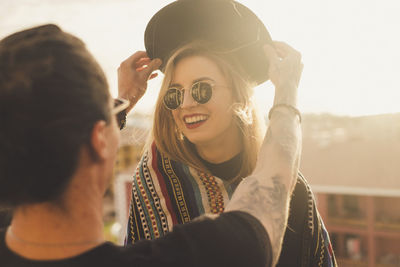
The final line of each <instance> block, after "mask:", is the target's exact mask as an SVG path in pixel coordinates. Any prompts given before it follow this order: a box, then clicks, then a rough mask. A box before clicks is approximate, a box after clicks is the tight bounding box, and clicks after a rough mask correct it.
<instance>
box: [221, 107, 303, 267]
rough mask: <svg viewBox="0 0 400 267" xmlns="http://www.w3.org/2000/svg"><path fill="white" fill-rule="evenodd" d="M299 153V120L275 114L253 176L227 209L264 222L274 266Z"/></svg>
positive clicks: (240, 189) (279, 247)
mask: <svg viewBox="0 0 400 267" xmlns="http://www.w3.org/2000/svg"><path fill="white" fill-rule="evenodd" d="M300 149H301V131H300V125H299V121H298V118H297V116H296V115H295V114H292V113H285V112H276V114H275V115H274V116H273V119H272V120H271V122H270V125H269V127H268V131H267V134H266V136H265V138H264V142H263V144H262V146H261V150H260V153H259V156H258V160H257V164H256V167H255V169H254V172H253V174H252V175H251V176H249V177H247V178H245V179H244V180H243V181H242V182H241V183H240V185H239V186H238V187H237V188H236V190H235V193H234V194H233V196H232V199H231V201H230V202H229V204H228V205H227V207H226V210H227V211H232V210H240V211H245V212H247V213H249V214H251V215H253V216H254V217H256V218H257V219H258V220H259V221H260V222H261V224H262V225H263V226H264V228H265V229H266V231H267V232H268V236H269V238H270V241H271V245H272V258H273V266H274V265H275V264H276V263H277V261H278V259H279V255H280V251H281V245H282V240H283V236H284V233H285V229H286V224H287V217H288V210H289V201H290V194H291V192H292V190H293V187H294V184H295V181H296V177H297V172H298V167H299V166H298V165H299V157H300Z"/></svg>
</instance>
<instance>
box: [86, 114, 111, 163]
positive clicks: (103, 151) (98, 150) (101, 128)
mask: <svg viewBox="0 0 400 267" xmlns="http://www.w3.org/2000/svg"><path fill="white" fill-rule="evenodd" d="M106 126H107V124H106V122H105V121H98V122H96V123H95V125H94V126H93V129H92V134H91V137H90V144H91V146H92V150H93V152H94V153H95V154H96V156H97V158H98V159H99V160H105V159H106V158H107V156H108V155H107V154H108V146H107V132H106V129H107V127H106Z"/></svg>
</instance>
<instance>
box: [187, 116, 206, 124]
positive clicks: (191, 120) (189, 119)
mask: <svg viewBox="0 0 400 267" xmlns="http://www.w3.org/2000/svg"><path fill="white" fill-rule="evenodd" d="M206 119H207V116H205V115H197V116H192V117H185V118H184V120H185V123H197V122H201V121H205V120H206Z"/></svg>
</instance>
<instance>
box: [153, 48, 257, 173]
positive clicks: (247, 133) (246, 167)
mask: <svg viewBox="0 0 400 267" xmlns="http://www.w3.org/2000/svg"><path fill="white" fill-rule="evenodd" d="M209 47H210V46H208V45H206V44H203V43H201V42H193V43H190V44H188V45H185V46H183V47H181V48H179V49H178V50H176V51H175V52H174V53H173V55H172V56H171V57H170V59H169V60H168V62H167V64H166V65H165V71H164V75H165V76H164V80H163V82H162V85H161V90H160V93H159V95H158V99H157V103H156V107H155V112H154V119H153V129H152V134H151V137H152V139H153V140H154V141H155V144H156V146H157V149H158V150H159V151H160V152H161V153H162V154H163V155H164V156H167V157H169V158H170V159H172V160H176V161H179V162H182V163H184V164H187V165H189V166H191V167H194V168H196V169H198V170H200V171H205V172H207V171H209V170H207V168H206V167H205V166H204V164H203V163H202V162H201V160H200V159H199V156H198V154H197V153H196V151H194V149H195V147H194V145H193V144H192V143H190V141H189V140H188V139H187V138H185V137H184V136H182V133H181V132H180V131H179V130H178V128H177V126H176V124H175V121H174V118H173V116H172V113H171V111H170V110H168V109H167V108H166V107H165V106H164V102H163V97H164V95H165V92H166V91H167V90H168V87H169V86H170V84H171V80H172V77H173V71H174V69H175V66H176V64H177V63H178V62H179V61H180V60H181V59H183V58H186V57H191V56H204V57H207V58H208V59H211V60H212V61H213V62H214V63H215V64H216V65H217V66H218V67H219V69H220V70H221V72H222V73H223V75H224V77H225V78H226V80H227V82H228V85H229V86H230V87H231V89H232V95H233V99H234V103H232V109H233V114H234V116H235V122H236V124H237V126H238V128H239V129H240V133H241V135H240V136H241V143H242V162H241V167H240V171H239V173H238V175H237V176H236V178H235V179H233V180H232V181H235V180H236V179H239V178H243V177H246V176H248V175H249V174H250V173H251V172H252V171H253V169H254V166H255V163H256V160H257V154H258V150H259V148H260V146H261V142H262V136H263V125H264V124H263V123H262V122H261V120H260V116H259V115H258V112H257V110H256V108H255V106H254V104H253V102H252V100H251V97H252V95H253V86H252V84H251V83H249V82H247V81H246V80H245V79H244V75H242V73H243V71H242V70H241V67H240V65H239V64H238V63H237V62H236V61H235V59H234V58H230V57H229V55H228V54H224V53H220V52H217V51H213V50H212V49H210V48H209Z"/></svg>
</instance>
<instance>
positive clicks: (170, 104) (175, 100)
mask: <svg viewBox="0 0 400 267" xmlns="http://www.w3.org/2000/svg"><path fill="white" fill-rule="evenodd" d="M181 99H182V92H181V91H180V90H179V89H177V88H170V89H168V91H167V93H166V94H165V96H164V105H165V106H166V107H167V108H168V109H177V108H178V107H179V106H180V105H181Z"/></svg>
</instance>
